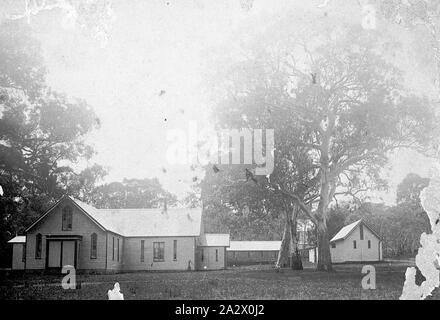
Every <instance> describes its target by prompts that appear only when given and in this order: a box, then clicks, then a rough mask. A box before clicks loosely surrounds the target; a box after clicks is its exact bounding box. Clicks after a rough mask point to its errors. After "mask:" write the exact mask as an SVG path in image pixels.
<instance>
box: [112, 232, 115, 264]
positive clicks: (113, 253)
mask: <svg viewBox="0 0 440 320" xmlns="http://www.w3.org/2000/svg"><path fill="white" fill-rule="evenodd" d="M112 260H113V261H115V237H113V244H112Z"/></svg>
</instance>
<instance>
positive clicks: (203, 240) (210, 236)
mask: <svg viewBox="0 0 440 320" xmlns="http://www.w3.org/2000/svg"><path fill="white" fill-rule="evenodd" d="M199 245H200V246H202V247H229V233H205V234H202V235H201V236H200V238H199Z"/></svg>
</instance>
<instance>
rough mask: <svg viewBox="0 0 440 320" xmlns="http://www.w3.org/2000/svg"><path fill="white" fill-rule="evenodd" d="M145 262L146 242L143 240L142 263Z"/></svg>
mask: <svg viewBox="0 0 440 320" xmlns="http://www.w3.org/2000/svg"><path fill="white" fill-rule="evenodd" d="M144 261H145V240H141V262H144Z"/></svg>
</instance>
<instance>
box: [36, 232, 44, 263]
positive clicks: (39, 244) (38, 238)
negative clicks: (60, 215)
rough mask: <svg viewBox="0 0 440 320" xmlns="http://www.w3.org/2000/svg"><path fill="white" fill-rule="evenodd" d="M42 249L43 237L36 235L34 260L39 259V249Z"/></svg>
mask: <svg viewBox="0 0 440 320" xmlns="http://www.w3.org/2000/svg"><path fill="white" fill-rule="evenodd" d="M42 247H43V237H42V235H41V233H39V234H37V236H36V239H35V259H41V248H42Z"/></svg>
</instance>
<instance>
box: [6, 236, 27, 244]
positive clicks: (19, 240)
mask: <svg viewBox="0 0 440 320" xmlns="http://www.w3.org/2000/svg"><path fill="white" fill-rule="evenodd" d="M8 243H26V236H16V237H14V238H12V239H11V240H9V241H8Z"/></svg>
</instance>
